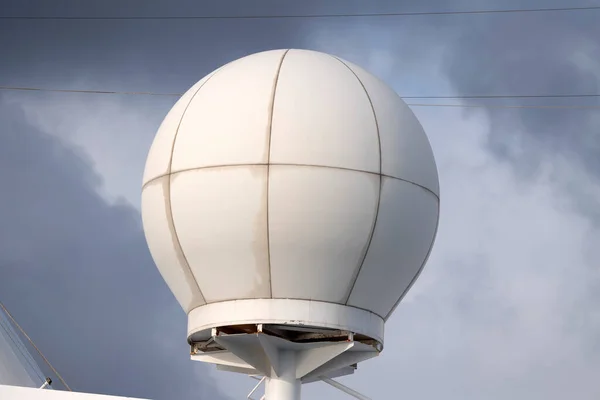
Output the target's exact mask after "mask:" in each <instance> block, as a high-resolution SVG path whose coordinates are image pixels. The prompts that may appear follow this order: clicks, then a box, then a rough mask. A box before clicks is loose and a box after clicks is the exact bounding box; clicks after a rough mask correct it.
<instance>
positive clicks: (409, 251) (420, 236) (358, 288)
mask: <svg viewBox="0 0 600 400" xmlns="http://www.w3.org/2000/svg"><path fill="white" fill-rule="evenodd" d="M437 221H438V198H437V197H436V196H435V195H434V194H433V193H431V192H429V191H427V190H425V189H423V188H421V187H419V186H417V185H413V184H411V183H407V182H404V181H401V180H399V179H394V178H387V177H384V179H383V185H382V188H381V202H380V205H379V214H378V217H377V223H376V225H375V231H374V232H373V240H372V241H371V245H370V247H369V251H368V253H367V257H366V258H365V263H364V264H363V266H362V268H361V270H360V274H359V275H358V279H357V281H356V285H355V286H354V289H353V290H352V293H351V295H350V298H349V301H348V305H351V306H356V307H360V308H365V309H367V310H371V311H373V312H375V313H376V314H378V315H379V316H381V317H384V318H385V317H386V316H387V314H388V313H389V312H390V311H391V310H392V308H393V306H394V304H395V303H396V302H397V300H398V299H399V298H400V296H401V295H402V294H403V293H404V291H405V290H406V289H407V288H408V287H409V285H410V284H411V282H412V281H413V279H415V277H416V276H417V274H418V272H419V269H420V268H421V266H422V265H423V262H424V261H425V258H426V257H427V255H428V253H429V249H430V248H431V246H432V244H433V243H432V242H433V239H434V237H435V232H436V227H437Z"/></svg>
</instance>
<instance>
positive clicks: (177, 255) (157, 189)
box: [142, 175, 204, 312]
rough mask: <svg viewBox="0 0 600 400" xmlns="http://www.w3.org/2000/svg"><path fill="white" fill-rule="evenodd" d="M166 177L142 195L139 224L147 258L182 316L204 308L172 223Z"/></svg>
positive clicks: (150, 184)
mask: <svg viewBox="0 0 600 400" xmlns="http://www.w3.org/2000/svg"><path fill="white" fill-rule="evenodd" d="M169 178H170V177H169V175H166V176H163V177H161V178H158V179H155V180H154V181H152V182H150V183H149V184H148V185H146V186H145V187H144V190H143V191H142V221H143V223H144V232H145V234H146V241H147V242H148V247H149V248H150V254H151V255H152V258H153V259H154V262H155V263H156V266H157V267H158V270H159V272H160V274H161V275H162V277H163V279H164V280H165V283H166V284H167V286H168V287H169V289H171V291H172V292H173V294H174V295H175V298H176V299H177V301H178V302H179V304H180V305H181V308H183V309H184V311H185V312H189V311H190V310H191V309H193V308H195V307H198V306H199V305H202V304H204V298H203V297H202V295H201V293H200V290H199V289H198V285H197V283H196V280H195V278H194V276H193V275H192V273H191V271H190V268H189V267H188V265H187V260H186V259H185V256H184V255H183V253H182V251H181V247H180V246H179V241H178V238H177V235H176V233H175V230H174V228H173V222H172V219H171V204H170V201H169V187H168V186H169Z"/></svg>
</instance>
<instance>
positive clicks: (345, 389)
mask: <svg viewBox="0 0 600 400" xmlns="http://www.w3.org/2000/svg"><path fill="white" fill-rule="evenodd" d="M319 378H320V379H321V380H322V381H323V382H325V383H327V384H328V385H331V386H333V387H334V388H336V389H339V390H341V391H342V392H344V393H346V394H349V395H350V396H352V397H354V398H355V399H358V400H371V399H370V398H368V397H367V396H365V395H363V394H361V393H358V392H357V391H356V390H353V389H350V388H349V387H348V386H346V385H342V384H341V383H339V382H338V381H335V380H333V379H331V378H328V377H326V376H320V377H319Z"/></svg>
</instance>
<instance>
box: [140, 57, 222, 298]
mask: <svg viewBox="0 0 600 400" xmlns="http://www.w3.org/2000/svg"><path fill="white" fill-rule="evenodd" d="M225 66H226V65H224V66H223V67H221V68H219V69H217V70H216V71H215V72H213V73H212V75H210V76H209V77H208V78H207V79H206V81H204V83H203V84H202V85H200V87H199V88H198V90H196V92H195V93H194V94H193V95H192V98H191V99H190V101H189V103H188V104H186V106H185V109H184V110H183V114H182V115H181V119H180V120H179V123H178V124H177V129H176V130H175V135H174V136H173V146H172V147H171V155H170V157H169V166H168V168H167V174H165V175H168V179H167V193H166V196H167V197H168V199H169V215H168V216H167V221H168V222H170V224H171V226H172V227H173V235H174V236H175V238H174V239H175V242H176V243H177V246H178V247H179V249H175V250H176V251H177V250H179V251H180V252H181V256H182V257H183V260H184V261H185V267H187V269H188V271H189V272H190V274H191V276H192V278H193V279H194V282H195V283H196V287H197V288H198V293H199V294H200V297H202V300H203V301H204V303H205V304H206V298H205V297H204V293H202V289H200V283H198V279H197V278H196V275H194V271H193V270H192V267H191V266H190V263H189V261H188V259H187V257H186V255H185V252H184V251H183V247H182V246H181V242H180V240H179V235H178V234H177V227H176V226H175V219H174V218H173V200H172V199H171V175H172V173H171V170H172V166H173V154H174V152H175V144H176V143H177V136H178V134H179V128H180V127H181V123H182V122H183V119H184V118H185V114H186V113H187V110H188V108H189V107H190V104H192V101H194V98H195V97H196V95H197V94H198V93H199V92H200V90H201V89H202V88H203V87H204V85H206V84H207V83H208V82H209V81H210V80H211V79H212V78H213V77H214V76H215V75H216V74H217V73H219V71H221V70H222V69H223V68H225ZM144 186H146V185H144Z"/></svg>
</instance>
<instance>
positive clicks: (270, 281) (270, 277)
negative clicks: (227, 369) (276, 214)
mask: <svg viewBox="0 0 600 400" xmlns="http://www.w3.org/2000/svg"><path fill="white" fill-rule="evenodd" d="M289 51H290V49H287V50H285V52H284V53H283V55H282V56H281V60H279V65H278V66H277V72H276V74H275V82H274V83H273V93H272V95H271V104H270V105H269V126H268V129H269V135H268V141H269V143H268V150H267V200H266V205H265V206H266V208H267V258H268V260H269V297H270V298H273V273H272V269H271V234H270V231H271V228H270V226H269V195H270V184H269V182H270V180H271V135H272V133H273V110H274V109H275V95H276V94H277V84H278V83H279V74H280V73H281V67H282V65H283V60H284V59H285V56H286V55H287V54H288V52H289Z"/></svg>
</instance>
